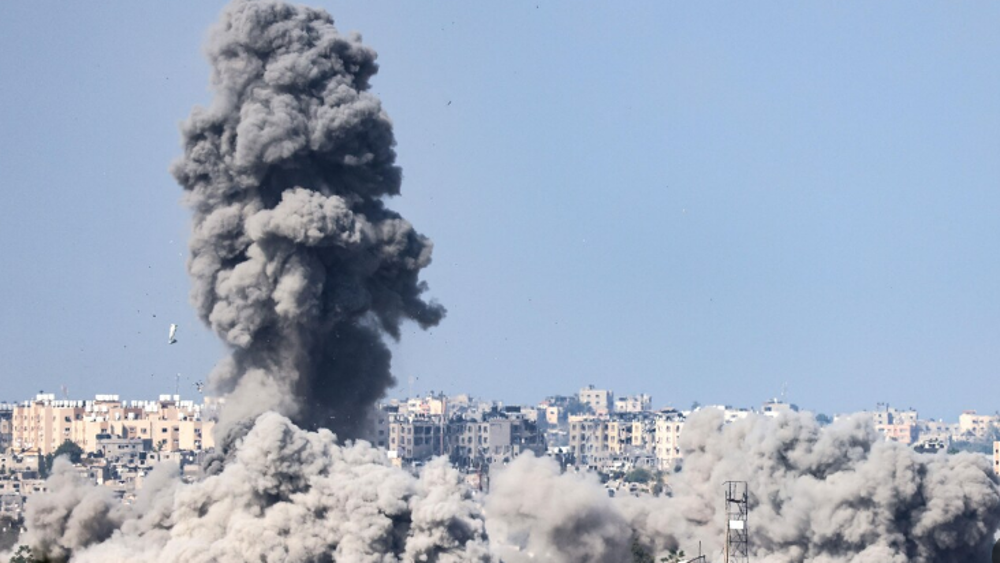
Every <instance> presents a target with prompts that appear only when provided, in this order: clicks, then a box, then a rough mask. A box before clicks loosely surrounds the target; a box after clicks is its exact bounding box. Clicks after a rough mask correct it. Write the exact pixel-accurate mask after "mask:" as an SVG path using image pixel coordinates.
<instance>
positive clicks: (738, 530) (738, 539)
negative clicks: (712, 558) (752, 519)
mask: <svg viewBox="0 0 1000 563" xmlns="http://www.w3.org/2000/svg"><path fill="white" fill-rule="evenodd" d="M724 486H725V488H726V557H725V563H748V562H749V561H750V541H749V531H748V530H747V515H748V514H749V512H750V506H749V502H748V500H749V495H748V493H747V482H746V481H726V482H725V484H724Z"/></svg>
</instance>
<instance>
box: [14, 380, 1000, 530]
mask: <svg viewBox="0 0 1000 563" xmlns="http://www.w3.org/2000/svg"><path fill="white" fill-rule="evenodd" d="M220 405H221V401H220V400H213V399H209V398H206V399H204V400H203V401H201V402H195V401H190V400H181V398H180V397H179V396H177V395H161V396H160V397H159V399H158V400H156V401H122V400H120V398H119V397H118V395H97V396H96V397H95V398H94V399H93V400H86V401H76V400H68V399H56V397H55V395H52V394H44V393H42V394H39V395H37V396H36V397H35V398H34V399H32V400H29V401H23V402H18V403H0V516H6V517H9V518H15V519H17V518H19V517H20V515H21V513H22V511H23V509H24V506H25V503H26V502H27V501H28V499H29V498H30V496H31V495H32V494H34V493H36V492H39V491H42V490H44V487H45V481H44V477H45V475H46V473H47V472H48V471H49V470H51V465H52V463H53V456H54V455H55V454H67V453H68V454H70V456H71V457H73V454H75V456H76V459H74V461H75V462H76V463H75V468H76V470H77V471H78V472H79V473H80V474H81V475H82V476H84V477H86V478H88V479H90V480H92V481H93V482H95V483H97V484H99V485H103V486H107V487H109V488H111V489H112V490H113V491H114V492H115V494H117V495H118V496H119V497H120V498H121V499H122V501H123V502H130V501H131V499H133V498H134V496H135V492H136V491H137V490H138V489H139V488H141V487H142V483H143V480H144V479H145V477H146V475H147V473H148V471H149V470H150V469H151V468H152V466H154V465H155V464H157V463H160V462H163V461H168V460H169V461H173V462H176V463H178V465H179V466H180V468H181V471H182V472H183V474H184V475H185V476H186V477H187V478H189V479H197V478H199V477H200V474H201V466H202V461H203V458H204V457H205V455H207V454H208V453H210V452H211V451H212V450H213V448H214V445H215V444H214V441H213V436H212V429H213V427H214V424H215V420H216V419H217V416H218V410H219V408H220ZM703 409H716V410H718V411H720V412H721V414H722V417H723V420H724V421H725V422H726V423H730V422H735V421H737V420H739V419H741V418H745V417H747V416H750V415H751V414H753V413H757V414H760V415H763V416H781V415H782V414H783V413H785V412H790V411H797V410H799V409H798V407H797V406H796V405H793V404H790V403H787V402H785V401H784V400H780V399H771V400H768V401H766V402H764V403H763V404H761V405H760V407H759V408H753V409H749V408H734V407H730V406H722V405H708V406H701V405H698V404H695V405H692V407H691V409H689V410H677V409H675V408H672V407H666V408H659V409H657V408H654V407H653V400H652V397H650V396H649V395H646V394H638V395H628V396H617V397H616V396H615V393H614V392H613V391H612V390H610V389H598V388H595V387H594V386H593V385H588V386H586V387H583V388H581V389H580V390H579V391H578V392H577V393H576V394H573V395H554V396H550V397H547V398H545V399H544V400H542V401H540V402H538V403H537V404H534V405H504V404H503V403H501V402H498V401H483V400H476V399H474V398H472V397H470V396H468V395H456V396H445V395H444V394H434V393H431V394H429V395H428V396H426V397H417V398H410V399H406V400H389V401H385V402H383V403H381V404H379V405H378V408H377V409H375V411H374V412H373V415H372V421H371V427H372V433H371V441H372V443H373V444H375V445H376V446H378V447H380V448H383V449H384V450H385V451H386V454H387V457H388V459H389V462H390V463H392V464H395V465H397V466H400V467H404V468H412V467H419V466H420V465H422V464H424V463H425V462H427V461H428V460H430V459H431V458H434V457H437V456H445V457H447V458H448V459H449V460H450V461H451V463H452V464H453V465H454V466H455V467H457V468H459V469H460V470H461V471H462V472H463V473H464V474H465V475H466V479H467V480H468V482H469V483H470V484H471V485H473V486H476V487H480V488H482V487H485V486H488V478H489V473H490V469H491V468H492V467H495V466H497V465H503V464H506V463H509V462H510V461H511V460H513V459H514V458H516V457H517V456H519V455H521V454H523V453H525V452H531V453H533V454H534V455H548V456H551V457H553V458H555V459H556V460H558V461H559V463H560V464H562V466H563V467H565V468H567V469H572V470H591V471H597V472H600V473H601V474H602V475H605V476H609V475H617V476H618V478H617V479H618V480H617V481H616V480H614V479H611V478H609V482H610V483H622V482H624V480H623V479H622V476H624V475H625V474H626V473H629V472H634V471H644V472H646V474H647V475H653V474H655V475H658V476H663V477H657V479H656V480H655V482H656V483H660V484H661V485H662V484H666V481H667V478H666V477H665V476H666V475H669V474H670V473H672V472H673V471H674V470H675V469H677V468H678V466H679V465H681V464H682V463H683V449H682V448H681V436H682V434H683V432H684V425H685V422H686V421H687V419H688V418H689V417H690V415H691V414H692V412H694V411H697V410H703ZM841 416H862V417H870V418H871V422H872V425H873V427H874V429H875V430H876V431H877V432H879V433H880V434H881V435H882V436H883V437H884V439H885V440H887V441H893V442H898V443H901V444H905V445H909V446H911V447H913V448H915V449H917V450H919V451H923V452H930V453H933V452H938V451H955V450H956V449H972V450H974V451H981V452H983V453H986V454H988V453H989V452H990V450H991V449H992V453H993V464H994V468H995V470H996V471H997V473H998V474H1000V439H998V438H1000V432H998V426H1000V415H996V414H993V415H981V414H977V413H976V412H975V411H966V412H963V413H961V415H960V416H959V419H958V422H957V423H945V422H943V421H934V420H922V419H920V418H919V416H918V415H917V412H916V411H914V410H913V409H906V410H900V409H897V408H893V407H890V406H889V405H888V404H886V403H878V404H876V406H875V409H874V410H872V411H866V412H865V413H860V414H859V413H854V414H851V415H839V416H838V417H836V418H840V417H841ZM817 420H819V421H820V422H821V423H828V422H832V420H831V419H830V418H829V417H826V416H825V415H817ZM608 486H609V487H611V485H610V484H609V485H608ZM615 486H618V485H615ZM635 487H636V485H635V484H634V483H633V484H632V485H631V488H630V489H629V491H630V492H634V491H635ZM649 490H653V489H652V488H651V489H649ZM613 492H614V491H613V490H611V489H609V493H613Z"/></svg>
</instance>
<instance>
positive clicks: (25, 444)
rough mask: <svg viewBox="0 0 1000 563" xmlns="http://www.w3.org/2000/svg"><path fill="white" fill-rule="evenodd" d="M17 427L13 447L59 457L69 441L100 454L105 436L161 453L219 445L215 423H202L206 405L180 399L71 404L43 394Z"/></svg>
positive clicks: (24, 407)
mask: <svg viewBox="0 0 1000 563" xmlns="http://www.w3.org/2000/svg"><path fill="white" fill-rule="evenodd" d="M11 424H12V434H11V447H12V448H13V449H14V450H16V451H37V452H38V453H40V454H42V455H48V454H50V453H53V452H55V450H56V449H57V448H58V447H59V446H60V445H62V443H63V442H65V441H67V440H69V441H72V442H75V443H76V444H77V445H79V446H80V447H81V448H83V450H84V451H85V452H96V451H97V449H98V443H97V440H98V437H100V436H113V437H121V438H138V439H141V440H148V441H149V443H150V447H151V448H152V449H154V450H160V451H182V450H192V451H198V450H204V449H208V448H211V447H213V446H214V445H215V444H214V440H213V439H212V428H213V426H214V422H212V421H207V420H202V418H201V405H197V404H195V403H194V402H193V401H182V400H180V397H178V396H176V395H174V396H171V395H162V396H160V399H159V400H158V401H132V402H130V403H125V402H123V401H121V400H120V399H119V398H118V395H97V396H96V397H95V399H94V400H93V401H69V400H56V399H55V396H54V395H52V394H39V395H38V396H36V397H35V399H34V400H32V401H28V402H25V403H22V404H20V405H18V406H17V407H15V408H14V411H13V416H12V419H11Z"/></svg>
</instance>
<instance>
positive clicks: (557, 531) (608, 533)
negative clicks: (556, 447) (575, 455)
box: [486, 454, 632, 563]
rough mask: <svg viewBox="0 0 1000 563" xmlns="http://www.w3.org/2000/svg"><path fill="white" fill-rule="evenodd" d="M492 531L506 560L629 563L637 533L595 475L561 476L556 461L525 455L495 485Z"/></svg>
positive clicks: (513, 562)
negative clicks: (634, 534) (626, 562)
mask: <svg viewBox="0 0 1000 563" xmlns="http://www.w3.org/2000/svg"><path fill="white" fill-rule="evenodd" d="M486 511H487V513H488V514H489V516H490V518H489V520H488V522H487V530H488V531H489V534H490V539H491V541H492V542H493V546H494V550H495V552H496V553H497V555H498V556H500V557H501V558H502V560H503V561H506V562H508V563H522V562H527V561H533V560H534V561H551V562H552V563H603V562H609V563H611V562H619V561H628V560H629V547H630V545H631V539H632V531H631V529H630V528H629V526H628V523H627V522H626V520H625V518H624V517H623V516H622V514H621V513H620V511H619V510H617V509H616V507H615V506H614V505H613V503H612V499H610V498H608V494H607V492H605V490H604V487H602V486H601V484H600V482H599V481H598V480H597V476H596V475H594V474H588V473H582V474H573V473H567V474H560V469H559V465H558V464H557V463H556V462H555V461H554V460H552V459H551V458H536V457H534V456H533V455H531V454H525V455H522V456H520V457H518V458H517V459H515V460H514V461H513V462H512V463H511V464H510V466H509V467H507V468H506V469H505V470H503V471H502V472H500V474H499V475H497V476H496V478H495V479H494V480H493V482H492V483H491V491H490V495H489V498H488V500H487V503H486Z"/></svg>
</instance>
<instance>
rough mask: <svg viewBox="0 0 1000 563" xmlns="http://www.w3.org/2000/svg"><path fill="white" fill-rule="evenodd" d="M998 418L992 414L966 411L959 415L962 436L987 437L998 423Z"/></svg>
mask: <svg viewBox="0 0 1000 563" xmlns="http://www.w3.org/2000/svg"><path fill="white" fill-rule="evenodd" d="M998 418H1000V417H997V416H996V415H992V414H978V413H976V411H974V410H973V411H964V412H963V413H962V414H961V415H959V417H958V431H959V434H960V437H961V438H965V439H969V438H972V439H975V438H979V439H982V438H985V437H986V436H987V435H988V434H989V433H990V431H991V430H992V429H993V428H994V427H995V426H996V425H997V422H998Z"/></svg>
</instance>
